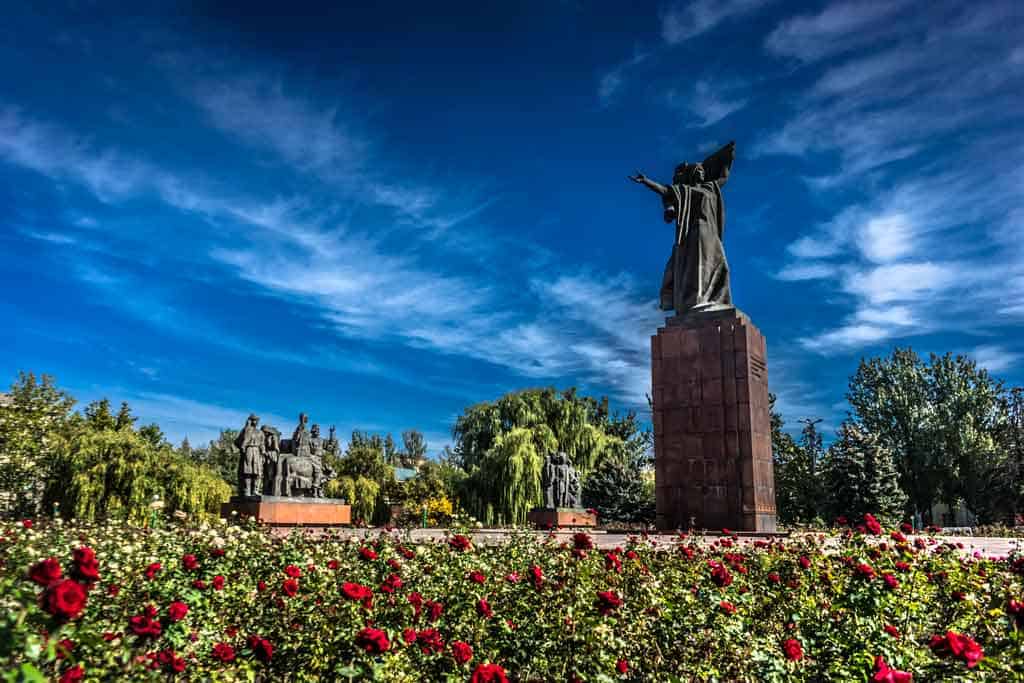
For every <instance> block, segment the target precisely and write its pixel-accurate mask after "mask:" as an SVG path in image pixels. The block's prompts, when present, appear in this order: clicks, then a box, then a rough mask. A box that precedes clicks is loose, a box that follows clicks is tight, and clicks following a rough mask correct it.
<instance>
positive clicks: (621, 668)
mask: <svg viewBox="0 0 1024 683" xmlns="http://www.w3.org/2000/svg"><path fill="white" fill-rule="evenodd" d="M615 670H616V671H618V672H619V673H620V674H623V675H625V674H626V672H628V671H629V662H627V661H626V660H625V659H620V660H619V661H617V662H615Z"/></svg>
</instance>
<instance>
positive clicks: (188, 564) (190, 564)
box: [181, 553, 199, 572]
mask: <svg viewBox="0 0 1024 683" xmlns="http://www.w3.org/2000/svg"><path fill="white" fill-rule="evenodd" d="M181 566H182V567H184V568H185V571H190V572H194V571H195V570H197V569H199V560H198V559H196V556H195V555H193V554H191V553H186V554H185V555H182V556H181Z"/></svg>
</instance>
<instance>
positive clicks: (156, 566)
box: [146, 562, 164, 581]
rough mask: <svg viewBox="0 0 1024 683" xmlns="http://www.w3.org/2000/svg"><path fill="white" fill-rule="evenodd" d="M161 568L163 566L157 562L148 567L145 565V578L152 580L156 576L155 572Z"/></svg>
mask: <svg viewBox="0 0 1024 683" xmlns="http://www.w3.org/2000/svg"><path fill="white" fill-rule="evenodd" d="M163 568H164V566H163V565H162V564H160V563H159V562H153V563H152V564H150V565H149V566H148V567H146V578H147V579H149V580H150V581H152V580H153V579H155V578H156V575H157V573H158V572H160V571H162V570H163Z"/></svg>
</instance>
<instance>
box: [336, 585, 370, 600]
mask: <svg viewBox="0 0 1024 683" xmlns="http://www.w3.org/2000/svg"><path fill="white" fill-rule="evenodd" d="M341 593H342V595H344V596H345V597H346V598H348V599H349V600H356V601H359V602H366V601H367V600H371V599H372V598H373V591H372V590H370V589H369V588H368V587H366V586H364V585H362V584H358V583H352V582H349V581H346V582H345V583H343V584H342V585H341Z"/></svg>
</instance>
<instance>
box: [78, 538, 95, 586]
mask: <svg viewBox="0 0 1024 683" xmlns="http://www.w3.org/2000/svg"><path fill="white" fill-rule="evenodd" d="M71 561H72V562H73V563H74V566H73V567H72V568H71V574H72V575H73V576H74V577H75V578H76V579H77V580H78V581H79V582H80V583H83V584H85V585H87V586H88V585H91V584H93V583H96V582H97V581H99V580H100V563H99V562H97V561H96V553H95V552H94V551H93V549H92V548H90V547H89V546H85V545H83V546H80V547H78V548H75V549H74V550H73V551H72V552H71Z"/></svg>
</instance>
